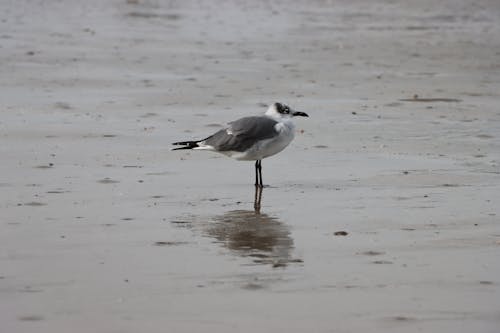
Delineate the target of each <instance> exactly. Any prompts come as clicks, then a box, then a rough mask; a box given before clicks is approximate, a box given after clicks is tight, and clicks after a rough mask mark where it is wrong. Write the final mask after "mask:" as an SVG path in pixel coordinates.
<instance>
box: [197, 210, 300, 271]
mask: <svg viewBox="0 0 500 333" xmlns="http://www.w3.org/2000/svg"><path fill="white" fill-rule="evenodd" d="M205 233H206V234H207V235H209V236H211V237H214V238H215V239H217V241H219V242H220V243H221V244H223V245H224V246H225V247H227V248H228V249H230V250H233V251H235V253H237V254H238V255H241V256H244V257H252V258H253V262H254V263H259V264H260V263H262V264H272V265H273V266H275V267H279V266H286V265H287V264H288V263H290V262H300V260H294V259H292V257H291V252H292V249H293V240H292V238H291V237H290V230H289V229H288V227H287V226H286V225H285V224H283V223H282V222H280V221H279V220H278V219H277V218H275V217H271V216H269V215H267V214H261V213H258V212H255V211H251V210H233V211H229V212H227V213H225V214H224V215H221V216H216V217H214V218H213V222H212V223H210V224H208V225H207V229H206V230H205Z"/></svg>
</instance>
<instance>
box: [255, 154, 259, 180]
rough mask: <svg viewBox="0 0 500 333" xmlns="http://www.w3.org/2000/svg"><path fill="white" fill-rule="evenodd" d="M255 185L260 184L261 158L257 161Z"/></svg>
mask: <svg viewBox="0 0 500 333" xmlns="http://www.w3.org/2000/svg"><path fill="white" fill-rule="evenodd" d="M255 186H259V160H257V161H255Z"/></svg>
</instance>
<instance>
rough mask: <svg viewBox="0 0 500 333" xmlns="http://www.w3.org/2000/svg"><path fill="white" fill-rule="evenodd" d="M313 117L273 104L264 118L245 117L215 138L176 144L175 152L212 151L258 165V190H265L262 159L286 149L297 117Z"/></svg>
mask: <svg viewBox="0 0 500 333" xmlns="http://www.w3.org/2000/svg"><path fill="white" fill-rule="evenodd" d="M296 116H301V117H309V116H308V115H307V113H305V112H300V111H295V110H292V109H291V108H290V107H289V106H288V105H286V104H283V103H273V104H272V105H271V106H270V107H269V108H268V109H267V111H266V112H265V114H264V115H262V116H253V117H243V118H240V119H238V120H235V121H232V122H230V123H228V125H229V126H227V127H226V128H224V129H221V130H219V131H218V132H216V133H214V134H213V135H211V136H209V137H207V138H205V139H202V140H195V141H180V142H174V143H173V145H177V146H183V147H180V148H174V149H172V150H180V149H194V150H208V151H215V152H217V153H221V154H224V155H226V156H228V157H232V158H234V159H236V160H239V161H255V186H257V187H261V188H262V187H263V186H264V184H263V183H262V159H263V158H266V157H269V156H273V155H275V154H277V153H279V152H280V151H282V150H283V149H285V148H286V147H287V146H288V145H289V144H290V142H292V140H293V138H294V135H295V124H294V123H293V121H292V118H293V117H296Z"/></svg>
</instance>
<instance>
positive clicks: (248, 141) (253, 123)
mask: <svg viewBox="0 0 500 333" xmlns="http://www.w3.org/2000/svg"><path fill="white" fill-rule="evenodd" d="M277 123H278V122H277V121H276V120H273V119H271V118H268V117H244V118H241V119H238V120H235V121H233V122H230V123H229V127H227V128H225V129H222V130H220V131H218V132H217V133H215V134H214V135H212V136H209V137H208V138H206V139H205V140H203V141H204V143H205V144H207V145H210V146H212V147H214V148H215V149H217V150H218V151H228V150H232V151H239V152H242V151H245V150H247V149H248V148H250V147H251V146H253V145H254V144H255V143H256V142H257V141H259V140H265V139H270V138H272V137H274V136H276V135H278V132H276V129H275V128H274V125H276V124H277Z"/></svg>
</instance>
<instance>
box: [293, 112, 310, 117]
mask: <svg viewBox="0 0 500 333" xmlns="http://www.w3.org/2000/svg"><path fill="white" fill-rule="evenodd" d="M292 116H294V117H297V116H301V117H309V115H308V114H307V113H305V112H300V111H294V112H292Z"/></svg>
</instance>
